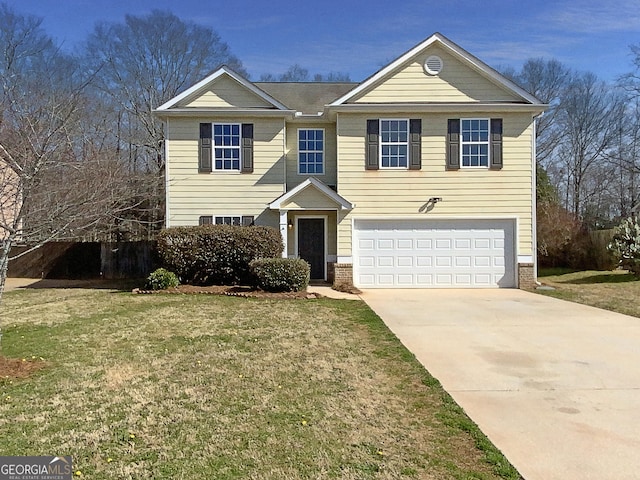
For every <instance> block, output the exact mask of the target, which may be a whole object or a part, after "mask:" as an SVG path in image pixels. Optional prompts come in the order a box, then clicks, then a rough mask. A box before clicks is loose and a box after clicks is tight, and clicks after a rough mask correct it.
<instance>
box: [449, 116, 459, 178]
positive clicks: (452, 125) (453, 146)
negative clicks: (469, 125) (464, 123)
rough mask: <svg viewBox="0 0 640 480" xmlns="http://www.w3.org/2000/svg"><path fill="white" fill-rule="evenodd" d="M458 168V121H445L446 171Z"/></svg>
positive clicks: (456, 119)
mask: <svg viewBox="0 0 640 480" xmlns="http://www.w3.org/2000/svg"><path fill="white" fill-rule="evenodd" d="M459 168H460V119H458V118H455V119H449V120H448V121H447V170H458V169H459Z"/></svg>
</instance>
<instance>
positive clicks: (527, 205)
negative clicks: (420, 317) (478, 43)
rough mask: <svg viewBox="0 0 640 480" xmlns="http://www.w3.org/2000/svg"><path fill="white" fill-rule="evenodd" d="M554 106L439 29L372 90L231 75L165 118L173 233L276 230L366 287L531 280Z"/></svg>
mask: <svg viewBox="0 0 640 480" xmlns="http://www.w3.org/2000/svg"><path fill="white" fill-rule="evenodd" d="M544 110H545V105H543V104H541V102H540V101H539V100H537V99H536V98H534V97H533V96H532V95H530V94H528V93H527V92H525V91H524V90H522V89H521V88H519V87H518V86H516V85H515V84H513V83H512V82H510V81H509V80H507V79H506V78H504V77H503V76H501V75H500V74H499V73H497V72H496V71H495V70H493V69H492V68H490V67H488V66H487V65H486V64H484V63H483V62H481V61H480V60H478V59H477V58H475V57H474V56H472V55H471V54H469V53H468V52H467V51H465V50H463V49H462V48H460V47H459V46H457V45H456V44H454V43H453V42H451V41H450V40H448V39H447V38H446V37H444V36H443V35H441V34H438V33H436V34H434V35H433V36H431V37H429V38H428V39H427V40H425V41H424V42H422V43H421V44H419V45H417V46H416V47H414V48H412V49H411V50H409V51H408V52H406V53H405V54H403V55H402V56H401V57H399V58H398V59H396V60H394V61H393V62H392V63H390V64H389V65H387V66H386V67H384V68H382V69H381V70H380V71H378V72H377V73H375V74H374V75H372V76H371V77H369V78H368V79H366V80H365V81H363V82H362V83H264V82H250V81H248V80H247V79H245V78H243V77H241V76H240V75H238V74H237V73H235V72H233V71H231V70H229V69H227V68H221V69H220V70H218V71H216V72H215V73H213V74H212V75H210V76H209V77H207V78H205V79H204V80H202V81H201V82H200V83H198V84H196V85H194V86H193V87H191V88H189V89H188V90H186V91H185V92H184V93H182V94H180V95H178V96H177V97H175V98H173V99H172V100H170V101H169V102H167V103H165V104H164V105H162V106H160V107H159V108H158V109H157V110H156V113H157V115H158V116H159V117H161V118H163V119H164V121H165V122H166V157H167V172H166V175H167V212H166V226H167V227H172V226H179V225H198V224H199V223H200V224H207V223H230V224H237V225H250V224H253V223H255V224H256V225H271V226H274V227H277V228H279V229H280V231H281V232H282V235H283V237H284V241H285V251H284V253H283V255H284V256H288V257H301V258H304V259H305V260H307V261H308V262H309V263H310V264H311V275H312V278H314V279H329V280H334V279H335V280H336V281H350V280H353V283H354V284H355V285H356V286H358V287H365V288H373V287H392V288H393V287H517V286H531V285H533V282H534V280H535V250H536V249H535V242H536V240H535V117H536V116H537V115H539V114H540V113H542V112H543V111H544Z"/></svg>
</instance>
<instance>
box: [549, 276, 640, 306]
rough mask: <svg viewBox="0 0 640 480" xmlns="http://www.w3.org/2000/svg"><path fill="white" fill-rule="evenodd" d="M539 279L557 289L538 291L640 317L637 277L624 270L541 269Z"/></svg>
mask: <svg viewBox="0 0 640 480" xmlns="http://www.w3.org/2000/svg"><path fill="white" fill-rule="evenodd" d="M538 280H539V281H540V282H542V283H543V284H545V285H549V286H552V287H554V288H555V289H556V290H542V291H541V290H538V291H537V292H538V293H542V294H543V295H548V296H551V297H556V298H561V299H563V300H569V301H572V302H577V303H584V304H585V305H591V306H593V307H598V308H603V309H605V310H611V311H613V312H618V313H624V314H626V315H632V316H634V317H640V301H638V299H640V279H638V277H636V276H634V275H632V274H630V273H628V272H627V271H626V270H613V271H596V270H589V271H582V272H569V273H564V272H562V271H557V270H556V271H553V270H552V271H545V270H544V269H541V270H540V273H539V274H538Z"/></svg>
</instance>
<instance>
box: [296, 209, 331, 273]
mask: <svg viewBox="0 0 640 480" xmlns="http://www.w3.org/2000/svg"><path fill="white" fill-rule="evenodd" d="M298 256H299V257H300V258H302V259H303V260H306V261H307V262H308V263H309V265H311V279H312V280H324V278H325V277H324V262H325V260H324V219H323V218H299V219H298Z"/></svg>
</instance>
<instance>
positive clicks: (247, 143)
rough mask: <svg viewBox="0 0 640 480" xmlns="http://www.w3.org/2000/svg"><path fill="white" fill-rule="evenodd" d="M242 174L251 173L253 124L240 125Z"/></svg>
mask: <svg viewBox="0 0 640 480" xmlns="http://www.w3.org/2000/svg"><path fill="white" fill-rule="evenodd" d="M240 172H242V173H252V172H253V124H252V123H243V124H242V166H241V167H240Z"/></svg>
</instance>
